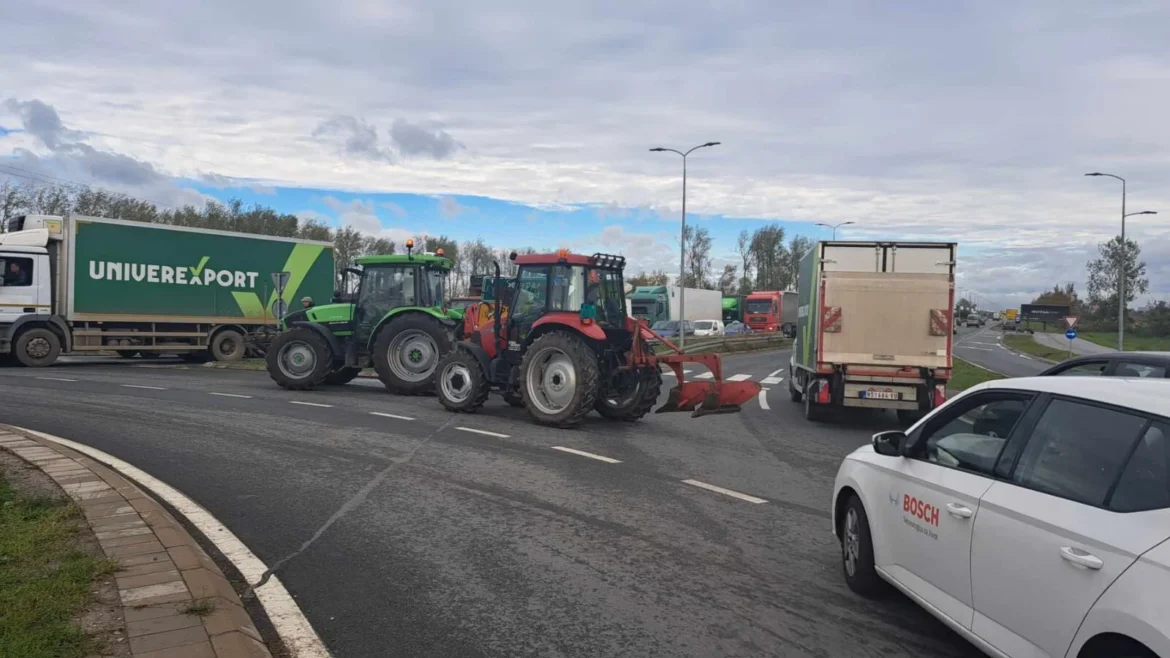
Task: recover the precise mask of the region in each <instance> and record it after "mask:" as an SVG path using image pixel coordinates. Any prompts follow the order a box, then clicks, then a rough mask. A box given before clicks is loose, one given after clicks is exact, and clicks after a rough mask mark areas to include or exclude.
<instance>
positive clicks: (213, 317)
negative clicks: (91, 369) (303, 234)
mask: <svg viewBox="0 0 1170 658" xmlns="http://www.w3.org/2000/svg"><path fill="white" fill-rule="evenodd" d="M9 227H10V228H11V230H12V232H9V233H5V234H3V235H0V267H2V268H3V272H4V278H3V281H2V283H3V285H2V286H0V358H5V359H14V360H15V361H16V362H18V363H19V364H21V365H25V366H33V367H36V366H47V365H51V364H52V363H53V362H54V361H56V360H57V357H58V356H60V355H62V354H73V355H84V354H97V353H100V352H117V353H118V354H119V355H121V356H125V357H133V356H137V355H139V354H141V355H143V356H155V355H159V354H178V355H180V356H183V357H185V358H187V359H189V360H193V361H194V360H203V359H208V358H210V359H215V360H220V361H234V360H237V359H241V358H243V356H244V353H245V350H246V345H247V343H246V337H247V336H248V335H249V333H250V332H253V331H256V330H259V329H262V328H273V327H275V325H276V324H277V322H278V318H279V316H282V315H283V314H284V312H285V309H286V307H287V306H288V305H290V304H293V303H297V304H299V300H301V299H302V298H304V297H311V298H312V299H313V300H314V303H322V302H328V301H329V300H330V299H331V298H332V297H333V294H334V290H333V281H334V269H333V267H334V266H333V245H332V244H330V243H328V242H315V241H309V240H296V239H292V238H281V237H271V236H262V235H251V234H245V233H231V232H227V231H215V230H209V229H194V228H187V227H179V226H167V225H162V224H148V223H144V222H129V221H122V220H116V219H104V218H100V217H87V216H82V215H71V216H64V217H62V216H54V215H24V216H19V217H16V218H14V219H12V220H11V221H10V222H9ZM277 273H287V274H281V275H280V276H279V277H274V276H273V275H274V274H277ZM277 278H281V279H284V287H283V292H282V293H281V294H280V295H279V296H278V294H277V285H276V279H277ZM294 300H296V301H295V302H294Z"/></svg>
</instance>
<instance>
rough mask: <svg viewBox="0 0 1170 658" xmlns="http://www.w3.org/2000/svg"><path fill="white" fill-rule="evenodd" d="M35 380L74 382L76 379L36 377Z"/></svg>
mask: <svg viewBox="0 0 1170 658" xmlns="http://www.w3.org/2000/svg"><path fill="white" fill-rule="evenodd" d="M37 379H44V380H46V381H50V382H75V381H77V380H76V379H65V378H64V377H37Z"/></svg>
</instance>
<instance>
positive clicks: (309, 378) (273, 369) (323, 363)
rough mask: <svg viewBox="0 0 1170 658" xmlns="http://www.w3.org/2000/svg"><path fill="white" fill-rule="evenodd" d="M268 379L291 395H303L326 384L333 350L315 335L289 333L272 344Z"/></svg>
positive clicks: (299, 330) (302, 331)
mask: <svg viewBox="0 0 1170 658" xmlns="http://www.w3.org/2000/svg"><path fill="white" fill-rule="evenodd" d="M266 361H267V366H268V376H269V377H271V378H272V381H274V382H276V383H277V384H280V387H281V388H286V389H288V390H290V391H305V390H308V389H311V388H313V387H315V386H319V385H321V384H322V383H324V382H325V378H326V377H328V376H329V372H330V370H331V369H332V365H333V350H331V349H330V348H329V343H328V342H326V340H325V338H324V337H322V336H321V335H320V334H318V333H317V332H316V331H313V330H312V329H309V328H307V327H304V328H302V327H297V328H294V329H290V330H289V331H286V332H284V333H282V334H280V335H279V336H277V337H276V338H275V339H274V340H273V341H272V347H271V349H269V350H268V358H267V359H266Z"/></svg>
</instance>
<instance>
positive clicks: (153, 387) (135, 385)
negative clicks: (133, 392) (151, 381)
mask: <svg viewBox="0 0 1170 658" xmlns="http://www.w3.org/2000/svg"><path fill="white" fill-rule="evenodd" d="M121 386H122V388H145V389H147V390H151V391H165V390H167V389H165V388H163V387H162V386H142V385H141V384H122V385H121Z"/></svg>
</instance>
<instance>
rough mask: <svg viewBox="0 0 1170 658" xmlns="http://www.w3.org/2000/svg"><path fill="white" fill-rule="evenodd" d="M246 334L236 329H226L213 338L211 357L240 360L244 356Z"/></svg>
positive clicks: (210, 349)
mask: <svg viewBox="0 0 1170 658" xmlns="http://www.w3.org/2000/svg"><path fill="white" fill-rule="evenodd" d="M246 348H247V346H246V345H244V336H243V334H241V333H240V332H238V331H236V330H235V329H224V330H223V331H221V332H219V333H217V334H216V335H215V336H214V337H213V338H212V339H211V347H210V348H209V351H210V352H211V357H212V358H213V359H215V360H216V361H239V360H240V359H242V358H244V351H245V350H246Z"/></svg>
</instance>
